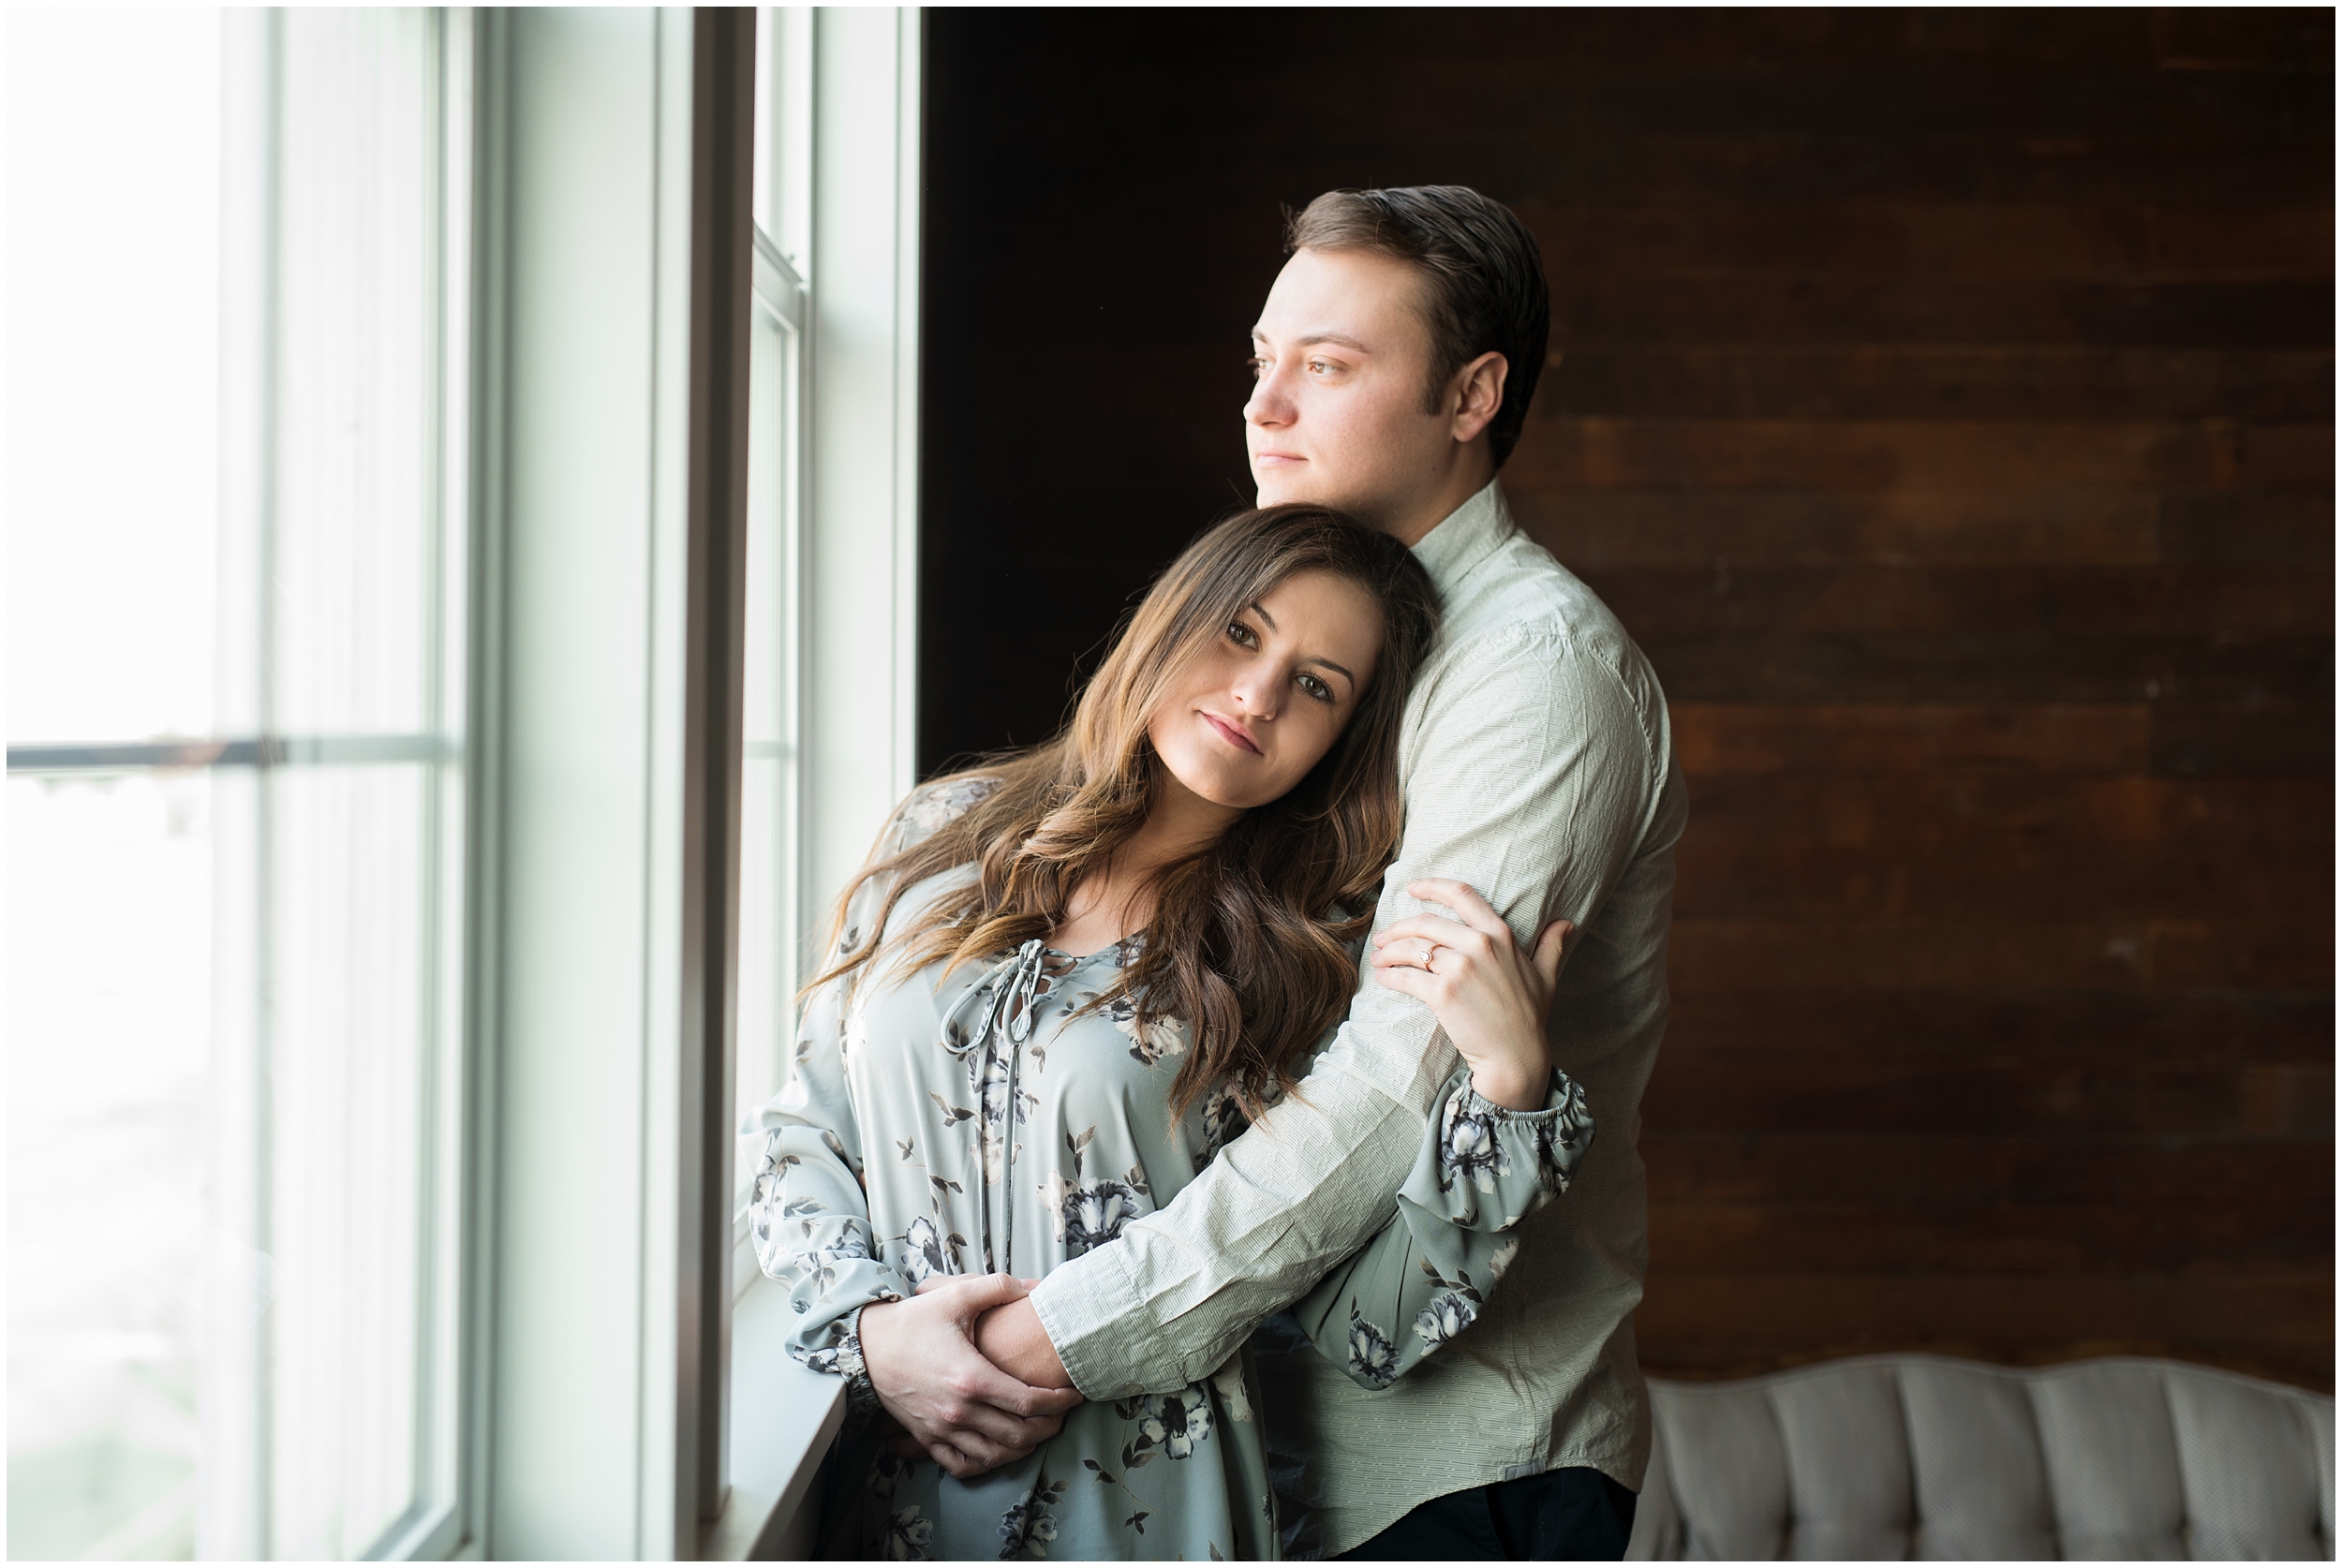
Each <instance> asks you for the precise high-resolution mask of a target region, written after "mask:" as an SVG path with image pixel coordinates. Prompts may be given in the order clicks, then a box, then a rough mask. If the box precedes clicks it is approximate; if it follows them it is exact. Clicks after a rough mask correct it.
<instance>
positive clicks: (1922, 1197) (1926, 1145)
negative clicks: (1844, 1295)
mask: <svg viewBox="0 0 2342 1568" xmlns="http://www.w3.org/2000/svg"><path fill="white" fill-rule="evenodd" d="M1640 1147H1641V1150H1642V1156H1643V1161H1644V1165H1645V1167H1646V1169H1647V1171H1648V1173H1649V1179H1650V1192H1651V1202H1652V1204H1653V1206H1657V1207H1672V1208H1692V1207H1701V1206H1715V1207H1727V1208H1731V1207H1745V1206H1776V1205H1777V1206H1785V1207H1792V1208H1794V1207H1802V1206H1810V1205H1816V1204H1831V1203H1844V1202H1846V1201H1848V1199H1849V1198H1850V1197H1853V1198H1860V1200H1861V1201H1863V1202H1865V1203H1869V1204H1874V1205H1893V1206H1907V1207H1909V1208H1911V1209H1913V1210H1914V1211H1916V1212H1927V1213H1936V1212H1941V1211H1944V1210H1946V1209H1949V1208H1955V1207H1958V1206H1963V1205H1966V1206H1976V1205H1978V1204H1984V1203H2008V1204H2040V1205H2045V1206H2052V1207H2112V1206H2125V1205H2129V1206H2180V1207H2214V1208H2219V1207H2235V1206H2241V1205H2246V1204H2252V1203H2261V1204H2270V1205H2272V1206H2276V1207H2289V1208H2292V1209H2294V1210H2295V1211H2296V1212H2297V1213H2303V1214H2310V1215H2315V1214H2317V1213H2319V1212H2320V1210H2321V1209H2330V1208H2331V1207H2332V1206H2333V1202H2334V1187H2335V1173H2334V1157H2333V1150H2332V1146H2331V1145H2330V1144H2328V1143H2326V1142H2324V1141H2322V1140H2314V1139H2262V1138H2246V1139H2239V1138H2233V1137H2222V1136H2213V1135H2209V1134H2203V1135H2187V1134H2180V1135H2176V1136H2168V1135H2161V1134H2157V1135H2147V1134H2141V1133H2125V1134H2115V1135H2068V1136H2061V1137H2056V1138H2007V1137H2001V1136H1998V1135H1994V1134H1986V1133H1982V1132H1975V1131H1973V1130H1964V1131H1961V1132H1949V1133H1919V1132H1886V1131H1883V1130H1880V1129H1875V1128H1848V1129H1840V1130H1834V1131H1831V1132H1818V1133H1792V1132H1777V1133H1769V1134H1759V1135H1753V1136H1752V1135H1751V1134H1748V1133H1746V1132H1687V1131H1675V1130H1669V1129H1666V1128H1646V1129H1645V1131H1644V1132H1643V1135H1642V1140H1641V1145H1640ZM2275 1198H2283V1199H2284V1200H2286V1202H2285V1203H2283V1204H2274V1203H2273V1199H2275ZM2169 1261H2170V1262H2171V1263H2172V1265H2173V1266H2180V1265H2184V1264H2185V1262H2186V1260H2185V1259H2181V1258H2173V1259H2172V1260H2169Z"/></svg>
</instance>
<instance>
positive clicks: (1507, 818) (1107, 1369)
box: [1031, 632, 1658, 1399]
mask: <svg viewBox="0 0 2342 1568" xmlns="http://www.w3.org/2000/svg"><path fill="white" fill-rule="evenodd" d="M1472 652H1473V657H1469V658H1460V659H1455V660H1451V661H1449V669H1448V671H1447V672H1446V673H1444V674H1443V675H1442V676H1441V677H1439V678H1438V679H1435V680H1430V681H1426V682H1425V683H1424V684H1423V685H1422V686H1420V687H1418V688H1417V689H1416V692H1415V693H1414V694H1413V695H1412V696H1411V697H1410V699H1409V707H1410V720H1411V722H1410V723H1409V725H1408V734H1407V738H1406V741H1405V743H1404V750H1403V752H1402V755H1401V776H1402V777H1404V778H1405V779H1406V780H1407V827H1406V836H1405V839H1404V841H1403V842H1402V843H1401V847H1400V851H1399V856H1398V858H1397V860H1396V861H1394V862H1393V864H1392V865H1391V869H1390V872H1389V874H1388V876H1387V877H1386V879H1385V880H1384V884H1383V887H1384V891H1383V895H1382V898H1381V900H1380V902H1379V904H1378V905H1377V907H1376V910H1375V922H1374V924H1375V925H1376V926H1377V928H1380V927H1382V926H1385V925H1389V924H1390V923H1391V922H1393V921H1395V920H1399V919H1401V918H1404V917H1405V916H1407V915H1410V914H1413V913H1415V912H1416V910H1419V909H1422V908H1424V906H1423V905H1422V904H1420V903H1419V902H1418V901H1417V900H1416V899H1414V898H1411V897H1409V896H1408V895H1407V894H1406V892H1405V889H1406V886H1407V884H1408V883H1409V882H1411V881H1413V880H1416V879H1417V878H1421V877H1427V876H1442V877H1449V878H1453V879H1455V880H1460V881H1463V882H1466V883H1469V884H1470V885H1471V886H1473V887H1474V888H1475V889H1477V890H1478V891H1479V892H1480V893H1481V895H1483V896H1484V897H1486V898H1487V899H1488V900H1489V902H1490V904H1492V905H1493V906H1494V907H1495V908H1496V910H1498V911H1499V912H1500V913H1501V914H1503V915H1504V917H1505V921H1506V922H1507V924H1509V925H1511V927H1512V929H1513V932H1514V935H1515V936H1516V938H1518V939H1520V940H1522V941H1524V942H1525V941H1528V940H1530V939H1534V936H1535V934H1536V932H1537V930H1538V929H1539V928H1540V927H1541V926H1542V925H1544V923H1545V922H1546V921H1547V920H1548V919H1550V918H1553V917H1556V916H1560V917H1565V918H1567V919H1569V920H1572V921H1574V922H1576V923H1577V924H1578V925H1579V926H1580V928H1581V929H1582V928H1583V927H1585V926H1586V925H1587V924H1588V923H1589V921H1590V919H1591V917H1592V915H1593V912H1594V911H1595V910H1598V909H1600V908H1601V905H1602V902H1603V900H1604V899H1605V898H1607V897H1608V894H1609V890H1610V889H1611V888H1612V887H1613V886H1615V885H1616V884H1617V881H1618V879H1619V877H1620V876H1621V874H1622V873H1623V870H1624V868H1625V867H1626V865H1627V864H1628V863H1629V861H1630V860H1631V859H1632V857H1633V855H1634V852H1635V849H1636V846H1637V844H1638V842H1639V841H1640V838H1641V836H1642V834H1643V831H1644V828H1645V826H1646V822H1645V819H1646V817H1647V816H1648V815H1649V803H1650V802H1651V801H1652V800H1653V799H1654V798H1655V794H1656V790H1655V781H1654V778H1653V772H1654V769H1655V767H1656V763H1655V762H1654V758H1655V757H1656V756H1657V755H1658V747H1657V743H1656V740H1655V735H1654V727H1653V724H1654V721H1653V716H1649V715H1646V714H1644V713H1642V712H1641V711H1640V710H1639V708H1638V705H1637V703H1635V701H1634V699H1633V697H1632V696H1631V695H1630V693H1629V691H1628V689H1627V687H1626V684H1625V682H1624V681H1623V679H1622V678H1621V676H1620V673H1619V672H1618V670H1617V669H1616V668H1615V667H1614V666H1612V665H1611V664H1610V663H1609V662H1608V660H1607V659H1606V658H1604V657H1603V656H1602V655H1601V654H1600V653H1599V652H1597V651H1594V650H1591V649H1588V648H1585V647H1583V646H1581V645H1579V643H1577V642H1576V641H1574V640H1573V639H1572V638H1570V637H1569V636H1568V635H1567V634H1565V633H1559V632H1554V633H1547V632H1539V633H1536V634H1534V635H1521V636H1518V637H1514V638H1512V639H1511V640H1509V641H1504V640H1498V639H1491V640H1490V644H1489V645H1488V646H1487V647H1486V648H1485V649H1484V650H1483V649H1475V650H1473V651H1472ZM1581 940H1582V939H1581ZM1360 980H1361V985H1360V989H1359V990H1358V993H1357V995H1356V998H1355V999H1354V1000H1353V1002H1352V1004H1351V1010H1350V1015H1349V1017H1348V1019H1347V1020H1345V1021H1344V1022H1343V1024H1342V1025H1341V1028H1340V1030H1339V1031H1338V1033H1337V1034H1336V1037H1335V1040H1334V1043H1333V1044H1332V1045H1331V1046H1330V1047H1329V1048H1327V1050H1326V1051H1325V1052H1324V1053H1323V1054H1322V1055H1321V1056H1320V1057H1319V1058H1317V1061H1316V1063H1315V1065H1314V1066H1313V1067H1312V1071H1311V1072H1310V1073H1309V1075H1308V1076H1307V1077H1306V1078H1304V1079H1303V1080H1302V1083H1301V1086H1300V1092H1299V1093H1298V1094H1297V1095H1288V1096H1286V1097H1285V1099H1284V1100H1282V1102H1279V1103H1278V1104H1276V1105H1274V1106H1271V1107H1269V1108H1267V1110H1266V1111H1264V1112H1263V1114H1262V1117H1261V1119H1260V1121H1259V1122H1258V1123H1257V1124H1256V1125H1255V1126H1253V1128H1252V1129H1251V1130H1250V1131H1248V1132H1245V1133H1244V1134H1243V1135H1242V1136H1240V1137H1238V1139H1236V1140H1235V1141H1234V1142H1233V1143H1231V1144H1230V1145H1229V1146H1228V1147H1227V1148H1225V1149H1224V1150H1223V1151H1222V1153H1221V1157H1220V1158H1219V1159H1217V1160H1215V1161H1213V1162H1212V1164H1211V1165H1210V1166H1208V1167H1207V1169H1206V1170H1205V1171H1204V1172H1203V1173H1202V1174H1201V1175H1200V1176H1197V1178H1196V1179H1195V1180H1194V1181H1193V1182H1192V1183H1191V1184H1189V1186H1188V1187H1187V1189H1186V1190H1185V1191H1182V1192H1181V1193H1180V1194H1179V1195H1178V1198H1177V1199H1176V1200H1174V1201H1173V1202H1172V1203H1171V1204H1170V1205H1169V1206H1166V1207H1164V1208H1163V1209H1162V1210H1160V1211H1158V1212H1156V1213H1154V1214H1151V1215H1149V1216H1147V1217H1146V1218H1144V1219H1142V1220H1137V1221H1135V1222H1134V1224H1132V1225H1131V1226H1130V1227H1128V1228H1127V1229H1125V1230H1124V1232H1123V1233H1122V1235H1121V1237H1120V1238H1119V1240H1118V1241H1117V1242H1116V1243H1115V1244H1114V1245H1113V1246H1110V1247H1102V1248H1099V1249H1097V1250H1094V1251H1092V1252H1090V1253H1089V1254H1087V1255H1086V1256H1084V1257H1081V1258H1077V1259H1075V1260H1074V1261H1073V1262H1071V1263H1069V1264H1067V1265H1063V1266H1061V1267H1060V1268H1058V1269H1055V1270H1053V1271H1052V1272H1051V1273H1050V1274H1049V1275H1048V1276H1047V1278H1045V1280H1043V1281H1042V1283H1041V1286H1040V1288H1039V1289H1038V1290H1036V1291H1035V1292H1034V1293H1033V1295H1032V1298H1031V1299H1032V1302H1033V1307H1034V1309H1035V1311H1036V1312H1037V1313H1038V1314H1039V1316H1040V1318H1041V1323H1042V1326H1043V1327H1044V1328H1045V1330H1046V1331H1047V1333H1048V1335H1049V1339H1050V1341H1051V1343H1052V1344H1053V1345H1055V1347H1056V1348H1057V1352H1058V1354H1059V1356H1060V1359H1061V1360H1062V1361H1063V1362H1064V1364H1065V1368H1066V1370H1067V1372H1068V1373H1069V1374H1070V1375H1071V1376H1072V1377H1073V1379H1074V1382H1075V1385H1076V1386H1077V1387H1079V1388H1080V1390H1081V1391H1082V1393H1083V1394H1084V1395H1086V1396H1088V1397H1089V1398H1093V1399H1098V1398H1127V1397H1130V1396H1132V1395H1135V1394H1140V1393H1146V1392H1149V1391H1153V1390H1159V1389H1164V1388H1174V1387H1178V1386H1180V1385H1181V1384H1183V1383H1191V1382H1193V1381H1194V1380H1195V1379H1197V1378H1200V1377H1204V1376H1207V1375H1208V1374H1209V1372H1210V1371H1211V1369H1212V1368H1215V1367H1217V1366H1219V1365H1220V1364H1221V1363H1222V1362H1223V1361H1224V1360H1226V1358H1227V1356H1228V1354H1229V1353H1230V1352H1231V1351H1233V1350H1234V1349H1235V1347H1236V1346H1237V1345H1238V1344H1239V1343H1240V1342H1242V1340H1243V1339H1245V1338H1246V1337H1247V1336H1248V1335H1249V1334H1250V1333H1251V1332H1252V1330H1253V1326H1254V1325H1255V1324H1258V1323H1259V1322H1260V1321H1261V1320H1262V1319H1263V1318H1265V1317H1267V1315H1268V1314H1270V1313H1272V1312H1275V1311H1277V1310H1278V1309H1281V1308H1283V1307H1285V1306H1286V1305H1288V1304H1289V1303H1291V1302H1293V1301H1294V1300H1295V1299H1297V1297H1299V1296H1300V1295H1301V1294H1303V1293H1304V1292H1306V1291H1308V1290H1310V1289H1311V1288H1312V1287H1313V1286H1314V1285H1316V1284H1317V1283H1318V1281H1319V1280H1322V1279H1323V1278H1324V1277H1325V1276H1326V1274H1327V1272H1328V1271H1329V1270H1331V1269H1332V1268H1333V1267H1334V1266H1335V1265H1338V1264H1339V1263H1341V1260H1342V1259H1343V1258H1345V1257H1347V1256H1348V1255H1349V1254H1350V1253H1352V1252H1354V1251H1356V1250H1357V1249H1358V1248H1359V1247H1360V1246H1362V1245H1364V1244H1365V1243H1366V1242H1367V1241H1368V1240H1370V1239H1371V1237H1372V1236H1373V1235H1375V1234H1376V1233H1377V1232H1378V1231H1380V1230H1381V1229H1382V1227H1383V1225H1384V1224H1385V1223H1386V1221H1387V1220H1389V1219H1390V1217H1391V1212H1392V1206H1393V1204H1394V1202H1395V1200H1396V1197H1397V1194H1398V1192H1399V1190H1400V1186H1401V1183H1402V1182H1403V1181H1404V1180H1405V1179H1406V1177H1407V1175H1408V1172H1409V1170H1410V1169H1411V1168H1412V1167H1413V1165H1414V1164H1415V1162H1416V1154H1417V1151H1418V1148H1419V1146H1420V1145H1421V1143H1422V1139H1423V1133H1424V1127H1425V1124H1426V1121H1427V1119H1428V1118H1429V1117H1430V1114H1431V1112H1432V1110H1433V1108H1434V1107H1435V1106H1436V1105H1437V1104H1438V1101H1439V1094H1440V1091H1441V1089H1442V1087H1444V1086H1445V1084H1446V1083H1447V1081H1448V1078H1449V1075H1450V1074H1451V1073H1452V1072H1454V1071H1455V1068H1456V1066H1457V1061H1458V1058H1457V1057H1456V1054H1455V1050H1454V1048H1453V1047H1452V1046H1450V1045H1449V1044H1448V1043H1447V1042H1446V1038H1445V1035H1442V1034H1440V1033H1439V1032H1438V1030H1437V1028H1436V1026H1435V1025H1434V1023H1433V1021H1432V1019H1431V1015H1430V1012H1429V1010H1428V1009H1426V1008H1424V1007H1423V1006H1422V1004H1421V1003H1419V1002H1417V1001H1416V1000H1415V999H1414V998H1411V997H1408V996H1405V995H1404V994H1402V993H1401V992H1398V991H1394V990H1392V989H1390V988H1389V987H1387V986H1385V985H1383V984H1380V983H1379V982H1376V981H1374V980H1372V979H1371V976H1370V975H1368V974H1366V973H1364V972H1362V973H1361V976H1360ZM1595 1109H1596V1111H1597V1113H1598V1112H1599V1107H1596V1108H1595ZM1337 1172H1339V1173H1340V1179H1333V1177H1334V1176H1335V1173H1337Z"/></svg>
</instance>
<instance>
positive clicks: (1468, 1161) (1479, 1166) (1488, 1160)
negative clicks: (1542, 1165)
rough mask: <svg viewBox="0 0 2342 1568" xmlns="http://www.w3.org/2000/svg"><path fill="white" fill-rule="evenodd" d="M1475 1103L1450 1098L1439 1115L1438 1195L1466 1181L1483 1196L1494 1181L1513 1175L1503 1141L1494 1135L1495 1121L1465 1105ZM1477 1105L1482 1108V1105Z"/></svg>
mask: <svg viewBox="0 0 2342 1568" xmlns="http://www.w3.org/2000/svg"><path fill="white" fill-rule="evenodd" d="M1478 1100H1479V1097H1478V1096H1477V1095H1469V1096H1460V1095H1450V1096H1448V1099H1447V1105H1446V1108H1445V1111H1444V1112H1443V1113H1442V1115H1441V1118H1440V1130H1439V1179H1440V1190H1441V1191H1447V1190H1448V1189H1450V1188H1452V1187H1454V1186H1456V1185H1457V1184H1459V1183H1461V1182H1465V1181H1469V1182H1471V1183H1472V1184H1473V1185H1474V1186H1475V1187H1477V1188H1478V1189H1479V1190H1480V1191H1483V1192H1493V1191H1496V1180H1497V1177H1499V1176H1510V1175H1512V1174H1513V1162H1512V1158H1511V1156H1510V1155H1509V1154H1508V1153H1507V1152H1506V1150H1505V1145H1504V1141H1503V1140H1502V1139H1500V1138H1498V1137H1497V1135H1496V1118H1495V1117H1494V1116H1492V1115H1491V1114H1490V1112H1489V1111H1485V1110H1477V1109H1475V1108H1474V1107H1473V1106H1472V1105H1471V1104H1468V1103H1467V1101H1478ZM1480 1103H1482V1104H1485V1103H1486V1102H1484V1101H1483V1102H1480Z"/></svg>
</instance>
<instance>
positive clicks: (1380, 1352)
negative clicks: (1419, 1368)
mask: <svg viewBox="0 0 2342 1568" xmlns="http://www.w3.org/2000/svg"><path fill="white" fill-rule="evenodd" d="M1348 1370H1349V1373H1350V1375H1351V1376H1352V1377H1354V1378H1356V1379H1357V1380H1358V1381H1359V1382H1360V1383H1364V1384H1366V1385H1367V1386H1368V1387H1369V1388H1388V1387H1389V1386H1390V1385H1391V1384H1392V1383H1395V1382H1397V1381H1398V1378H1399V1352H1398V1349H1397V1348H1396V1347H1395V1346H1393V1345H1392V1344H1391V1342H1390V1336H1389V1335H1387V1334H1386V1333H1384V1332H1383V1331H1382V1330H1381V1329H1379V1328H1377V1327H1375V1326H1374V1324H1371V1323H1369V1322H1367V1321H1366V1320H1365V1319H1364V1318H1362V1317H1360V1316H1358V1309H1357V1304H1356V1303H1355V1302H1353V1303H1352V1304H1351V1307H1350V1362H1349V1368H1348Z"/></svg>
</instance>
